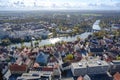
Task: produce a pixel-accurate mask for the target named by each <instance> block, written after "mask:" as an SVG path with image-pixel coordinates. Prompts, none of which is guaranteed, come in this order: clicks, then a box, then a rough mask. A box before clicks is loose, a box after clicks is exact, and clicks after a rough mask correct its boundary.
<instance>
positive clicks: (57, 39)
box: [10, 32, 92, 47]
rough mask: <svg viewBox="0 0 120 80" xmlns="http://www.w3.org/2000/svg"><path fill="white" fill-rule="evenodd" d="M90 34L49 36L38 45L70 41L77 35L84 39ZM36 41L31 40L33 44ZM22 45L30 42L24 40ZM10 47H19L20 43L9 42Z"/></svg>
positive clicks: (29, 44)
mask: <svg viewBox="0 0 120 80" xmlns="http://www.w3.org/2000/svg"><path fill="white" fill-rule="evenodd" d="M90 34H92V33H91V32H85V33H82V34H80V35H76V36H74V37H70V36H69V37H57V38H50V39H46V40H41V41H39V46H44V45H49V44H55V43H57V42H61V41H66V42H72V41H75V40H77V38H78V37H79V38H80V39H83V40H84V39H85V38H87V37H88V35H90ZM35 42H36V41H33V44H34V43H35ZM24 46H27V47H30V46H31V43H30V42H24ZM10 47H21V43H18V44H11V45H10Z"/></svg>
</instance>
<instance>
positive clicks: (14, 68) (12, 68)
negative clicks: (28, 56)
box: [9, 64, 27, 71]
mask: <svg viewBox="0 0 120 80" xmlns="http://www.w3.org/2000/svg"><path fill="white" fill-rule="evenodd" d="M9 68H10V71H26V69H27V65H17V64H13V65H10V66H9Z"/></svg>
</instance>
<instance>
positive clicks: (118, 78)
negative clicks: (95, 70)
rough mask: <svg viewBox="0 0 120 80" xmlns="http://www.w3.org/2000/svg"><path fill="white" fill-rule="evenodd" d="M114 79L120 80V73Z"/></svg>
mask: <svg viewBox="0 0 120 80" xmlns="http://www.w3.org/2000/svg"><path fill="white" fill-rule="evenodd" d="M113 77H114V80H120V73H119V72H117V73H115V74H114V76H113Z"/></svg>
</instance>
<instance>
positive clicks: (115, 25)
mask: <svg viewBox="0 0 120 80" xmlns="http://www.w3.org/2000/svg"><path fill="white" fill-rule="evenodd" d="M111 30H120V24H112V27H111Z"/></svg>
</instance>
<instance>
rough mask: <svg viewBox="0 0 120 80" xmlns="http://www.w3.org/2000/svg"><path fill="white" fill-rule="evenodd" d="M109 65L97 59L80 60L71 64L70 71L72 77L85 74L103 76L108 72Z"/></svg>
mask: <svg viewBox="0 0 120 80" xmlns="http://www.w3.org/2000/svg"><path fill="white" fill-rule="evenodd" d="M108 69H109V64H108V63H107V62H106V61H101V60H99V59H98V58H93V59H90V58H89V59H88V60H85V59H84V60H81V61H80V62H77V63H72V64H71V70H72V73H73V75H74V76H80V75H85V74H104V73H106V72H107V71H108Z"/></svg>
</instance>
